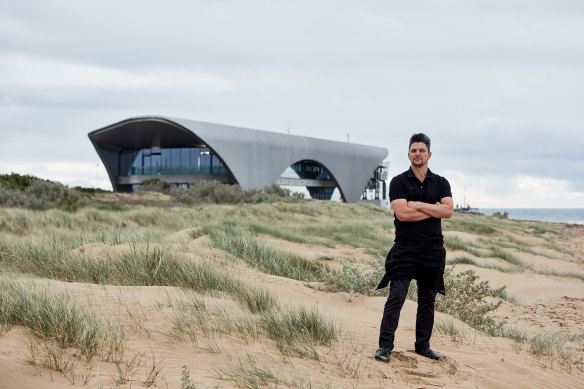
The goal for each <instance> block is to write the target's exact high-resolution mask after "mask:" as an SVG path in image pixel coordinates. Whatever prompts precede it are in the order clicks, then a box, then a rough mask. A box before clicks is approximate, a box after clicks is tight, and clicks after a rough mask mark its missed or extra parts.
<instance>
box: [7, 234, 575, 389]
mask: <svg viewBox="0 0 584 389" xmlns="http://www.w3.org/2000/svg"><path fill="white" fill-rule="evenodd" d="M555 228H568V227H563V226H555ZM570 230H571V231H572V232H574V233H575V235H573V236H571V237H569V238H566V239H564V240H562V241H561V242H559V243H558V244H561V245H563V247H566V248H570V249H571V250H572V252H574V253H575V254H574V255H572V256H570V257H569V258H568V256H565V257H562V258H559V259H551V258H547V257H545V256H541V255H538V254H530V253H517V255H518V257H519V259H520V260H521V261H522V262H524V263H526V264H530V265H531V269H532V270H533V271H531V272H526V273H507V272H501V271H500V270H495V269H487V268H478V267H476V266H473V265H457V266H456V271H458V272H459V271H464V270H467V269H472V270H474V271H476V272H477V274H478V275H479V276H480V279H481V280H487V281H489V283H490V284H491V285H492V286H494V287H499V286H506V287H507V292H508V293H509V294H510V295H512V296H514V297H515V298H516V299H517V303H510V302H504V303H503V304H502V306H501V307H500V308H499V309H498V311H497V312H495V317H497V318H499V319H505V320H506V321H507V322H508V324H509V325H513V326H517V327H519V328H523V329H525V330H528V331H533V332H538V333H544V334H554V333H563V334H576V333H580V332H581V331H582V329H583V328H584V315H582V312H584V282H583V281H582V280H581V279H577V278H566V277H557V276H553V275H550V274H543V273H544V271H548V272H549V271H550V270H553V271H555V272H558V273H562V272H573V273H576V272H579V274H582V273H584V268H583V263H584V261H583V257H582V255H583V253H584V231H583V230H582V229H570ZM191 231H192V229H184V230H179V231H176V232H173V233H172V234H169V235H167V236H166V238H165V242H166V243H165V244H166V246H165V247H166V248H168V247H171V245H175V246H174V247H175V248H176V250H177V251H182V252H185V253H187V254H188V255H189V257H190V258H191V259H192V260H193V261H210V262H211V263H213V264H215V265H216V266H217V267H218V268H223V269H227V270H228V271H229V274H231V275H232V276H233V277H237V278H239V279H242V280H245V281H246V282H251V283H252V284H255V285H259V286H263V287H265V288H267V289H268V290H270V291H271V292H272V293H273V294H274V295H275V296H277V298H278V301H279V303H280V304H281V305H283V306H290V307H294V306H298V305H303V306H306V307H309V308H316V309H318V311H319V312H321V313H322V314H324V315H325V316H326V317H328V318H330V319H331V320H333V321H334V323H335V324H336V325H337V327H338V328H339V329H340V330H339V336H338V338H337V340H335V341H334V342H333V343H332V345H331V346H330V347H328V346H316V347H317V350H318V352H319V355H320V357H319V359H318V360H317V359H313V358H307V357H300V356H298V355H293V354H292V355H286V354H283V353H281V352H280V351H279V350H278V348H277V347H276V345H275V344H274V342H273V341H271V340H269V339H252V338H248V339H243V338H242V337H241V336H238V335H237V334H233V333H223V334H222V333H214V334H213V335H211V336H206V335H204V334H203V333H200V334H199V335H198V337H197V339H196V340H194V341H176V340H172V339H171V338H170V337H169V332H170V331H171V327H172V325H171V321H172V318H173V317H174V316H173V315H175V314H176V307H177V305H178V304H179V302H180V301H188V300H189V299H190V298H192V296H193V295H196V293H195V292H192V291H185V290H181V289H180V288H175V287H164V286H152V287H146V286H139V287H138V286H126V287H122V286H101V285H94V284H85V283H71V282H69V283H67V282H61V281H55V280H46V279H32V278H30V277H28V276H24V275H21V276H18V277H19V278H20V279H22V280H29V279H30V280H32V282H34V283H36V284H39V285H42V286H46V287H47V288H48V289H50V290H56V291H66V292H67V293H68V294H70V295H71V296H74V297H75V298H76V300H77V301H79V302H80V303H81V304H83V305H84V306H87V307H90V308H91V309H92V310H93V311H95V312H98V313H99V315H101V316H102V317H104V318H108V319H109V320H111V321H112V322H115V323H118V324H119V325H122V326H123V327H124V328H125V331H126V335H128V343H127V345H126V350H125V357H126V359H127V360H130V359H131V358H136V359H137V362H136V365H135V366H134V368H133V370H132V371H131V372H127V374H126V378H128V381H127V382H125V383H120V382H119V381H120V380H119V377H120V372H119V371H118V370H117V368H116V366H115V364H113V363H111V362H107V361H103V360H102V361H98V360H93V361H91V362H87V361H85V360H83V359H82V358H77V357H76V356H72V357H71V360H74V361H76V363H77V366H76V372H77V376H75V377H74V378H71V377H69V378H67V376H66V375H63V374H61V373H59V372H57V371H55V370H54V369H49V368H47V367H45V366H42V364H40V363H34V362H32V360H33V359H34V358H31V353H34V352H35V351H34V350H32V349H31V343H34V342H31V340H30V339H31V338H30V336H29V335H28V332H27V331H26V330H25V328H24V327H20V326H12V327H9V328H6V330H5V332H3V333H2V335H1V336H0V388H2V389H4V388H6V389H8V388H10V389H12V388H15V389H20V388H23V389H24V388H71V387H85V386H86V387H90V388H102V387H103V388H109V387H121V388H130V387H131V388H141V387H147V385H148V383H145V381H146V379H147V376H148V369H149V367H151V366H153V365H155V364H156V363H159V364H160V365H161V366H163V367H164V368H163V370H162V372H161V373H160V375H159V376H158V377H157V379H156V380H155V382H154V384H153V385H152V386H151V387H158V388H180V387H181V375H182V373H183V371H182V366H183V365H186V366H188V368H189V369H190V374H191V379H192V380H193V381H194V382H195V383H196V388H215V387H218V388H237V387H252V386H245V385H251V384H250V383H249V382H248V383H247V384H245V383H244V382H243V381H240V382H239V386H238V381H237V380H236V379H234V378H233V377H231V378H230V374H234V375H237V374H240V375H243V374H244V373H243V370H244V369H240V370H239V373H237V371H238V370H237V367H240V368H245V367H248V368H255V369H256V371H259V370H262V369H263V371H264V372H271V373H272V374H273V375H274V376H276V378H275V379H274V380H272V381H270V380H268V381H266V383H267V387H298V388H308V387H312V388H321V387H322V388H326V387H329V388H351V387H358V388H429V387H444V388H513V389H516V388H524V387H529V388H552V387H558V388H559V387H570V388H577V387H580V388H584V372H583V364H582V361H580V362H579V363H577V362H574V361H572V362H570V363H565V361H564V362H563V361H562V359H561V357H559V356H553V357H548V356H545V355H543V356H542V355H535V354H533V353H530V352H529V350H528V347H529V345H528V344H523V345H519V344H518V343H516V342H514V341H512V340H511V339H507V338H494V337H489V336H487V335H485V334H482V333H480V332H478V331H476V330H474V329H472V328H470V327H469V326H468V325H466V324H464V323H462V322H460V321H458V320H457V319H454V318H452V317H450V316H448V315H445V314H442V313H437V315H436V321H437V322H446V323H452V325H453V326H454V327H455V328H456V329H457V335H456V336H451V335H448V334H445V333H442V332H440V331H437V330H436V329H435V331H434V335H433V338H432V347H433V348H434V349H435V350H436V351H438V352H440V353H443V354H445V355H446V356H447V358H446V359H445V360H443V361H440V362H436V361H431V360H428V359H426V358H423V357H421V356H418V355H417V354H415V353H414V352H413V343H414V326H415V311H416V303H415V302H412V301H407V302H406V304H405V306H404V309H403V311H402V315H401V318H400V325H399V328H398V332H397V335H396V347H395V350H394V353H393V354H392V359H391V361H390V363H389V364H384V363H380V362H377V361H375V360H374V359H373V358H372V356H373V353H374V352H375V350H376V348H377V336H378V330H379V322H380V319H381V313H382V309H383V305H384V302H385V297H369V296H363V295H350V294H348V293H329V292H326V291H321V290H317V289H314V288H311V287H309V286H307V284H306V283H305V282H302V281H296V280H291V279H288V278H283V277H278V276H274V275H269V274H264V273H261V272H259V271H257V270H255V269H252V268H250V267H249V266H247V265H245V264H244V263H243V262H233V261H231V260H230V261H226V260H225V259H224V258H225V256H226V255H227V254H225V253H224V252H222V251H221V250H218V249H215V248H211V247H209V245H210V244H209V240H208V239H207V238H206V237H202V238H201V237H199V238H198V239H195V238H193V234H191ZM449 234H451V235H452V234H454V233H449ZM455 235H456V236H458V237H460V238H461V239H463V240H468V241H476V240H477V239H479V238H478V237H477V236H476V235H473V234H472V233H468V232H461V233H458V234H455ZM524 238H525V237H524ZM265 239H266V241H267V242H269V243H270V244H271V245H273V246H275V247H279V248H281V249H284V250H287V251H290V252H295V253H297V254H300V255H303V256H304V257H307V258H311V259H314V260H317V259H318V258H322V257H325V258H327V260H328V261H330V263H331V265H332V266H333V267H334V266H337V265H338V263H339V261H340V260H349V261H352V262H353V263H356V264H365V263H367V261H370V260H372V259H375V257H374V256H373V255H371V254H367V253H366V252H365V250H363V249H356V248H352V247H349V246H343V245H339V246H337V247H326V246H319V245H316V244H301V243H292V242H288V241H284V240H281V239H276V238H269V237H265ZM530 243H531V244H533V245H537V244H539V243H541V242H539V241H537V239H535V240H532V241H530ZM124 249H127V247H125V246H124V245H116V246H114V245H111V244H107V243H91V244H87V245H85V246H83V247H82V248H81V249H77V250H82V251H83V252H84V253H85V254H86V255H89V256H95V257H99V256H103V255H111V254H112V253H115V252H117V251H120V250H124ZM543 249H544V247H543V246H542V250H543ZM456 254H457V253H456V252H453V251H450V252H449V254H448V255H449V258H453V257H455V256H456ZM480 260H481V261H488V258H486V259H485V258H482V259H480ZM477 261H478V259H477ZM481 263H482V262H481ZM491 263H493V262H491ZM538 271H539V272H540V274H537V273H538ZM3 277H6V275H4V276H3ZM198 296H199V298H201V299H202V300H204V301H205V304H207V306H208V307H212V308H213V309H218V310H222V311H224V312H227V313H228V314H229V315H232V316H231V317H234V318H236V317H238V315H245V314H246V312H245V311H244V310H242V308H241V306H239V305H238V304H237V303H235V302H234V301H233V300H231V299H229V298H225V296H223V295H221V294H215V295H198ZM574 345H575V346H574V347H575V348H573V349H572V350H571V352H572V353H573V354H574V355H580V358H581V356H582V355H583V353H584V350H583V349H582V345H583V343H582V337H581V335H580V340H579V343H578V342H577V341H576V342H575V343H574ZM578 345H579V346H578ZM578 347H579V348H578ZM70 353H71V354H75V351H74V350H73V351H71V352H70ZM72 381H74V382H72ZM276 382H277V383H276ZM258 385H259V386H261V382H258Z"/></svg>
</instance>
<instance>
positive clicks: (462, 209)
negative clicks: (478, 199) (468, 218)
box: [454, 186, 484, 215]
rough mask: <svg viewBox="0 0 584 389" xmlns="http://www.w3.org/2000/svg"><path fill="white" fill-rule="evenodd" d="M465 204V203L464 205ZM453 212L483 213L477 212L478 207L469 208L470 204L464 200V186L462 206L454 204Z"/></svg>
mask: <svg viewBox="0 0 584 389" xmlns="http://www.w3.org/2000/svg"><path fill="white" fill-rule="evenodd" d="M464 204H466V205H464ZM454 212H456V213H466V214H470V215H484V214H483V213H481V212H479V209H478V208H471V207H470V205H468V203H467V202H466V186H465V187H464V203H463V206H462V207H459V206H458V204H456V208H454Z"/></svg>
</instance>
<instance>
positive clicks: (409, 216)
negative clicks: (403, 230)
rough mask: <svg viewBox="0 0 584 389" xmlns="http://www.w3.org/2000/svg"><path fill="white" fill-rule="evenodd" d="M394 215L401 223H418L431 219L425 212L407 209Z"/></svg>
mask: <svg viewBox="0 0 584 389" xmlns="http://www.w3.org/2000/svg"><path fill="white" fill-rule="evenodd" d="M396 215H397V218H398V220H399V221H402V222H419V221H421V220H426V219H429V218H431V217H432V216H430V215H428V214H427V213H425V212H422V211H420V210H417V209H414V208H409V207H407V208H404V209H403V210H400V212H396Z"/></svg>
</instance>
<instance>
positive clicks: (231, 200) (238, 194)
mask: <svg viewBox="0 0 584 389" xmlns="http://www.w3.org/2000/svg"><path fill="white" fill-rule="evenodd" d="M170 195H171V197H172V199H173V201H174V202H176V203H182V204H186V205H193V204H201V203H211V204H240V203H254V204H255V203H266V202H275V201H280V200H284V199H286V200H299V199H301V198H302V195H299V194H291V192H290V191H289V190H287V189H283V188H281V187H279V186H278V185H276V184H274V185H272V186H266V187H265V188H264V189H263V190H257V189H249V190H244V189H242V188H241V187H240V186H239V185H227V184H222V183H220V182H217V181H202V182H199V183H197V184H193V185H190V186H189V187H188V188H172V190H171V191H170Z"/></svg>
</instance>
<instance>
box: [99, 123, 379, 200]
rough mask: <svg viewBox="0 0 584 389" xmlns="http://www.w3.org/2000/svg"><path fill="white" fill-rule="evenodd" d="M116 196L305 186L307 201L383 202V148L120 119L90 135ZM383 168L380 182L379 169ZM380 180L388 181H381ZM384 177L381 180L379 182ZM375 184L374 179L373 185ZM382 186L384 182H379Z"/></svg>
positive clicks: (244, 130) (229, 128)
mask: <svg viewBox="0 0 584 389" xmlns="http://www.w3.org/2000/svg"><path fill="white" fill-rule="evenodd" d="M88 136H89V139H90V140H91V142H92V143H93V146H94V147H95V149H96V151H97V153H98V154H99V157H100V158H101V160H102V161H103V164H104V166H105V168H106V170H107V173H108V175H109V178H110V181H111V183H112V187H113V189H114V190H115V191H121V192H131V191H133V190H134V189H135V188H136V187H138V186H139V185H140V183H142V182H144V181H146V180H149V179H153V178H159V179H160V180H162V181H166V182H168V183H170V184H171V185H182V186H187V185H189V184H193V183H197V182H200V181H204V180H217V181H220V182H223V183H226V184H239V185H240V186H241V187H242V188H244V189H254V188H255V189H262V188H264V187H265V186H269V185H272V184H274V183H275V184H278V185H280V186H283V187H286V188H290V189H294V188H303V189H304V188H305V189H304V190H307V191H308V193H309V194H310V196H311V197H312V198H316V199H323V200H330V199H331V198H334V197H335V193H336V194H337V196H338V198H339V200H343V201H346V202H356V201H359V200H360V199H362V198H371V192H369V194H367V192H366V188H369V191H371V189H372V188H373V189H374V190H375V193H376V195H375V196H373V197H376V198H377V199H379V200H385V199H386V198H387V193H386V192H387V191H386V187H387V185H386V184H385V180H386V179H387V166H386V165H382V164H381V163H382V161H383V160H384V159H385V157H386V156H387V154H388V151H387V149H385V148H381V147H374V146H363V145H357V144H353V143H344V142H335V141H329V140H324V139H317V138H311V137H306V136H296V135H289V134H281V133H276V132H268V131H260V130H252V129H248V128H240V127H233V126H227V125H222V124H213V123H205V122H199V121H192V120H184V119H175V118H169V117H161V116H145V117H136V118H130V119H126V120H123V121H121V122H119V123H115V124H111V125H109V126H106V127H104V128H101V129H99V130H95V131H92V132H90V133H89V135H88ZM384 169H385V176H384V175H383V170H384ZM383 177H385V178H383ZM382 178H383V179H382ZM372 180H373V181H372ZM380 181H383V184H382V185H381V184H380Z"/></svg>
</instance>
